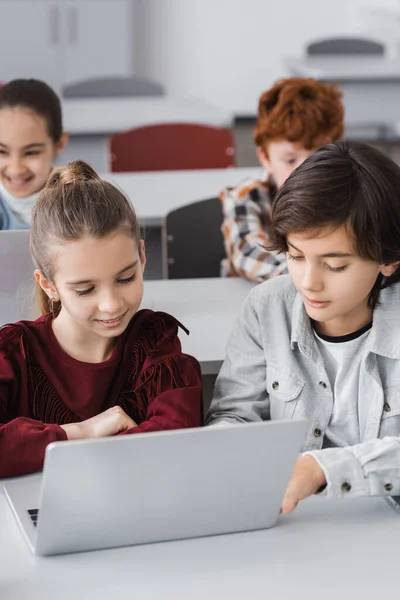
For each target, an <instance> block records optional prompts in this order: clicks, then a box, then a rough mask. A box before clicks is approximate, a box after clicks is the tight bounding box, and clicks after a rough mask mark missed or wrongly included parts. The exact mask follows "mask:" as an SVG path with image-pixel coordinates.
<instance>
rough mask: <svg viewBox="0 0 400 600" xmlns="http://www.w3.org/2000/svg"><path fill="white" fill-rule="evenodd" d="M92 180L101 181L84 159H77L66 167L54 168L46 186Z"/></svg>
mask: <svg viewBox="0 0 400 600" xmlns="http://www.w3.org/2000/svg"><path fill="white" fill-rule="evenodd" d="M90 181H101V178H100V177H99V175H98V174H97V173H96V171H95V170H94V169H93V168H92V167H91V166H90V165H88V164H87V163H86V162H84V161H83V160H75V161H74V162H71V163H68V164H67V165H66V166H64V167H58V168H57V169H54V171H52V173H51V174H50V176H49V178H48V179H47V181H46V185H45V187H47V188H53V187H57V186H60V185H61V186H62V185H79V184H82V183H87V182H90Z"/></svg>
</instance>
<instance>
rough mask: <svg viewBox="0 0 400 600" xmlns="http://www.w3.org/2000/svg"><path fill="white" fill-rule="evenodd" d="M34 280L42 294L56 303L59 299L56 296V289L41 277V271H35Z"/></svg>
mask: <svg viewBox="0 0 400 600" xmlns="http://www.w3.org/2000/svg"><path fill="white" fill-rule="evenodd" d="M35 279H36V281H37V283H38V284H39V285H40V287H41V288H42V290H43V291H44V293H45V294H47V295H48V297H49V298H53V300H55V301H56V302H58V300H59V299H60V297H59V295H58V292H57V290H56V288H55V287H54V285H53V284H52V283H51V282H50V281H48V279H46V277H45V276H44V275H43V273H42V272H41V271H39V269H36V270H35Z"/></svg>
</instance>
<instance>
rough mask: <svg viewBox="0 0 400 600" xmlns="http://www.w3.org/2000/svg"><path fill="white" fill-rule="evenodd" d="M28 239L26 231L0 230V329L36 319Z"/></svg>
mask: <svg viewBox="0 0 400 600" xmlns="http://www.w3.org/2000/svg"><path fill="white" fill-rule="evenodd" d="M29 236H30V231H29V230H26V229H22V230H15V231H14V230H13V231H0V281H1V287H0V327H1V326H2V325H4V324H5V323H14V322H15V321H20V320H22V319H35V318H37V317H38V314H37V311H36V310H35V302H34V292H35V279H34V276H33V272H34V269H35V267H34V265H33V261H32V258H31V254H30V250H29Z"/></svg>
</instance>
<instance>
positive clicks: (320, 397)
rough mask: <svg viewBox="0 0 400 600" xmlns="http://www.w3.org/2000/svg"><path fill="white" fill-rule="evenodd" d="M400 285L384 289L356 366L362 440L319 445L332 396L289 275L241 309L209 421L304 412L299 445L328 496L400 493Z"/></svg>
mask: <svg viewBox="0 0 400 600" xmlns="http://www.w3.org/2000/svg"><path fill="white" fill-rule="evenodd" d="M399 317H400V284H396V285H393V286H391V287H390V288H388V289H386V290H383V291H382V292H381V304H380V306H378V307H377V308H376V309H375V311H374V315H373V325H372V329H371V331H370V334H369V335H368V338H367V340H366V344H365V347H364V352H363V358H362V361H361V365H360V374H359V389H358V394H359V397H358V404H359V406H360V407H362V408H361V410H360V411H359V416H358V418H359V424H358V427H359V433H360V440H361V441H360V443H358V444H355V445H354V446H344V447H338V448H326V449H323V448H322V447H323V440H324V435H325V432H326V431H327V429H328V425H329V422H330V420H331V416H332V414H333V407H334V397H333V391H332V389H331V385H330V382H329V377H328V375H327V372H326V369H325V365H324V361H323V358H322V356H321V353H320V351H319V349H318V345H317V342H316V339H315V335H314V331H313V328H312V326H311V323H310V319H309V317H308V315H307V313H306V311H305V308H304V304H303V301H302V299H301V297H300V296H299V295H298V294H297V291H296V289H295V287H294V286H293V284H292V282H291V279H290V276H288V275H283V276H281V277H277V278H276V279H271V280H269V281H266V282H265V283H262V284H260V285H258V286H257V287H255V288H254V289H253V290H252V291H251V292H250V294H249V296H248V298H247V300H246V302H245V303H244V306H243V307H242V309H241V312H240V314H239V317H238V319H237V322H236V324H235V327H234V329H233V332H232V334H231V337H230V340H229V343H228V346H227V354H226V358H225V361H224V364H223V366H222V368H221V371H220V374H219V376H218V379H217V382H216V386H215V392H214V398H213V401H212V404H211V407H210V410H209V413H208V416H207V424H210V423H213V424H214V423H218V422H221V421H227V422H238V421H239V422H240V421H242V422H246V421H257V420H267V419H294V418H306V419H308V421H309V423H310V427H309V430H308V434H307V437H306V440H305V443H304V447H303V451H306V452H307V453H308V452H310V451H311V452H312V455H313V456H314V458H315V459H316V460H317V462H318V463H319V464H320V466H321V468H322V469H323V470H324V472H325V476H326V479H327V483H328V486H327V488H326V491H325V494H327V495H328V496H332V497H339V496H342V495H343V494H346V495H380V494H382V495H383V494H388V493H390V494H393V495H396V494H400V438H399V436H400V318H399Z"/></svg>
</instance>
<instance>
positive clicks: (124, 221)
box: [0, 161, 202, 477]
mask: <svg viewBox="0 0 400 600" xmlns="http://www.w3.org/2000/svg"><path fill="white" fill-rule="evenodd" d="M31 253H32V257H33V260H34V262H35V265H36V270H35V278H36V282H37V295H38V304H39V306H40V310H41V315H42V316H41V317H39V318H38V319H37V320H36V321H20V322H18V323H15V324H10V325H5V326H4V327H2V328H1V329H0V477H5V476H10V475H20V474H23V473H29V472H33V471H36V470H39V469H41V468H42V466H43V459H44V453H45V448H46V446H47V444H49V443H50V442H54V441H60V440H67V439H69V440H75V439H83V438H94V437H105V436H111V435H118V434H136V433H142V432H147V431H160V430H167V429H178V428H185V427H193V426H198V425H201V424H202V405H201V378H200V369H199V365H198V363H197V361H196V360H195V359H194V358H193V357H191V356H187V355H185V354H183V353H182V350H181V345H180V342H179V338H178V329H179V328H180V327H181V328H182V329H184V331H186V333H188V332H187V330H185V328H184V327H183V326H182V325H181V324H180V323H178V321H176V319H174V318H173V317H172V316H170V315H168V314H166V313H162V312H153V311H151V310H139V307H140V303H141V300H142V296H143V272H144V268H145V264H146V255H145V248H144V243H143V240H141V237H140V228H139V223H138V221H137V218H136V214H135V211H134V209H133V207H132V205H131V203H130V202H129V200H128V199H127V198H126V197H125V196H124V195H123V193H122V192H120V191H119V190H118V189H117V188H115V187H114V186H113V185H112V184H111V183H109V182H107V181H103V180H102V179H100V177H99V176H98V175H97V173H96V172H95V171H94V170H93V169H92V168H91V167H90V166H89V165H87V164H86V163H84V162H82V161H76V162H74V163H71V164H69V165H68V166H66V167H61V168H59V169H56V170H54V171H53V173H52V174H51V175H50V177H49V178H48V180H47V182H46V185H45V187H44V189H43V190H42V192H41V193H40V196H39V199H38V201H37V203H36V205H35V207H34V209H33V214H32V226H31Z"/></svg>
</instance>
